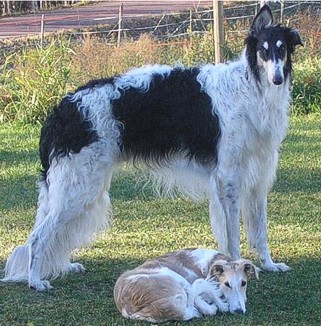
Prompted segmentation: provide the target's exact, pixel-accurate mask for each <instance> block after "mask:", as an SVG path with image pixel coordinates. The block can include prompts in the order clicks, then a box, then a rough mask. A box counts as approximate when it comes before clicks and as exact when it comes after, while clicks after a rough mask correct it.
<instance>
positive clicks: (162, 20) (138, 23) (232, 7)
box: [0, 0, 321, 55]
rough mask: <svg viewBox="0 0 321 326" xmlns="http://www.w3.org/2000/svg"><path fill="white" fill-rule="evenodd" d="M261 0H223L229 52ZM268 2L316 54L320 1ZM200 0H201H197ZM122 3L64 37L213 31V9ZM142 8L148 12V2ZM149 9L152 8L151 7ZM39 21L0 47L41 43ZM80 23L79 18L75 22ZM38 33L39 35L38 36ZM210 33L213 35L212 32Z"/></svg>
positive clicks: (181, 35) (168, 37) (177, 36)
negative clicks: (134, 8)
mask: <svg viewBox="0 0 321 326" xmlns="http://www.w3.org/2000/svg"><path fill="white" fill-rule="evenodd" d="M261 2H262V1H246V2H245V1H243V2H236V1H226V2H224V32H225V42H226V44H227V46H231V45H233V49H232V50H233V52H238V51H239V50H240V48H241V47H242V46H243V44H242V42H243V39H244V35H245V33H246V32H247V30H248V28H249V25H250V22H251V21H252V19H253V17H254V16H255V14H256V13H257V11H258V10H259V8H260V4H261ZM266 2H268V3H269V5H270V7H271V9H272V12H273V14H274V17H275V18H276V19H275V20H276V21H277V22H283V23H284V24H285V25H290V26H291V27H292V26H295V27H296V28H298V29H299V30H300V33H301V35H302V37H303V39H305V40H306V42H307V43H308V45H309V50H311V51H312V52H311V53H312V55H320V54H321V47H320V46H319V42H318V39H319V38H320V34H321V2H320V1H309V0H306V1H288V0H282V1H266ZM200 3H201V2H200ZM125 5H126V3H125V4H124V5H122V6H120V9H119V13H118V14H117V15H114V16H111V17H103V18H101V17H97V18H94V20H95V22H96V23H97V22H98V25H95V26H93V27H86V28H82V29H81V28H78V29H73V30H68V29H67V30H65V31H64V34H65V35H67V36H68V37H70V38H72V39H74V40H78V41H81V39H82V38H84V37H88V36H92V37H97V38H100V39H101V40H103V41H104V42H106V43H110V44H112V45H115V43H116V44H118V46H119V45H120V44H121V43H125V42H127V41H129V40H135V39H138V38H139V37H140V36H141V35H142V34H148V35H149V36H150V37H152V38H153V39H154V40H156V41H157V42H158V43H159V46H161V45H164V46H165V45H167V44H168V43H169V42H171V43H172V42H177V43H179V42H184V40H185V39H186V38H190V37H191V36H195V35H204V34H206V33H207V34H211V35H213V32H212V31H213V30H212V28H213V9H212V8H210V7H209V8H201V7H199V6H194V8H192V9H190V10H187V11H183V12H171V11H165V12H163V13H162V14H157V15H151V14H149V15H146V14H143V15H137V14H135V15H129V14H126V15H124V14H123V8H124V6H125ZM149 5H151V2H147V3H146V5H145V7H146V8H145V11H147V12H148V6H149ZM151 12H152V10H151ZM37 24H38V25H39V34H38V37H37V38H35V39H32V38H29V39H26V40H25V41H21V40H20V41H19V42H18V43H16V42H14V41H11V44H10V45H8V44H7V43H6V42H2V44H1V42H0V50H1V51H2V52H3V51H5V50H6V49H8V50H10V49H11V50H12V49H14V50H16V49H17V48H19V47H24V46H26V45H29V44H35V43H37V42H38V43H39V42H41V43H43V42H44V43H45V42H46V40H50V39H52V37H53V36H54V35H55V34H52V33H48V29H49V28H48V26H49V25H50V17H46V14H44V15H43V16H42V18H41V19H40V20H39V21H38V22H36V25H37ZM79 25H81V21H80V22H79ZM39 35H40V37H39ZM213 37H214V36H213Z"/></svg>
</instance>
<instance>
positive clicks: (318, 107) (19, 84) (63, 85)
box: [0, 33, 321, 123]
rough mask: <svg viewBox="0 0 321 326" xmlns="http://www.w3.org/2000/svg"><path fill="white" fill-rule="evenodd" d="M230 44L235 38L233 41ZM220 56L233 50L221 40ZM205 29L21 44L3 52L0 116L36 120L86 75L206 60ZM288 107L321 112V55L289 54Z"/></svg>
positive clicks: (209, 57)
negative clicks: (170, 37)
mask: <svg viewBox="0 0 321 326" xmlns="http://www.w3.org/2000/svg"><path fill="white" fill-rule="evenodd" d="M235 44H236V43H235ZM224 50H225V56H226V57H228V58H231V57H233V56H234V50H235V49H234V47H233V44H232V43H231V42H230V43H229V44H227V46H226V49H224ZM212 58H213V43H212V36H211V33H207V34H204V35H202V36H201V35H197V34H192V33H191V35H190V38H189V39H180V40H176V41H175V42H173V43H168V44H167V45H164V44H160V43H157V42H156V41H155V40H153V39H152V38H151V37H150V36H147V35H142V36H141V37H140V39H139V40H137V41H131V42H128V43H126V44H122V45H121V46H120V47H119V48H118V47H117V46H115V45H110V44H106V43H105V42H104V41H103V40H99V39H95V38H90V37H88V38H85V39H84V40H83V42H82V43H81V44H79V43H78V44H77V45H76V46H74V47H73V50H72V49H71V48H70V45H69V43H68V42H66V41H62V40H60V41H52V42H51V43H50V44H49V45H48V46H46V47H45V48H43V49H42V48H40V47H36V48H34V49H30V48H29V49H28V48H27V49H25V50H24V51H23V52H22V53H20V54H18V53H15V54H12V55H10V56H8V57H7V59H6V60H5V63H4V65H3V66H2V67H0V71H1V70H2V72H1V73H0V122H5V121H14V120H16V121H21V122H23V123H38V122H42V121H43V119H44V118H45V116H46V115H47V114H48V112H49V111H50V110H51V109H52V107H53V106H54V105H55V104H57V103H58V102H59V101H60V100H61V98H62V97H63V96H64V95H65V94H66V92H67V91H70V90H73V89H74V88H75V87H76V86H79V85H82V84H84V83H86V82H87V81H88V80H90V79H97V78H102V77H111V76H113V75H117V74H121V73H123V72H124V71H127V70H128V69H129V68H131V67H137V66H141V65H144V64H153V63H160V64H169V65H173V64H176V63H182V64H185V65H187V66H193V65H197V64H202V63H207V62H211V61H212ZM295 62H298V63H296V64H295V65H294V80H293V101H292V111H293V113H295V114H307V113H314V112H321V93H320V91H319V90H320V89H321V58H320V57H319V58H318V57H316V58H314V59H312V58H308V59H302V58H301V63H300V60H295Z"/></svg>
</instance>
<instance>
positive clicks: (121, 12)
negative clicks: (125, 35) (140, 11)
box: [117, 3, 123, 47]
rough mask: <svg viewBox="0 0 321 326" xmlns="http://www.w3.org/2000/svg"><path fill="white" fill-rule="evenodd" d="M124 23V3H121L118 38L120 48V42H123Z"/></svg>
mask: <svg viewBox="0 0 321 326" xmlns="http://www.w3.org/2000/svg"><path fill="white" fill-rule="evenodd" d="M122 22H123V3H121V4H120V6H119V14H118V38H117V46H118V47H120V41H121V31H122Z"/></svg>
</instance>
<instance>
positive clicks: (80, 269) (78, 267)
mask: <svg viewBox="0 0 321 326" xmlns="http://www.w3.org/2000/svg"><path fill="white" fill-rule="evenodd" d="M69 270H70V272H72V273H85V272H86V269H85V267H84V266H83V265H82V264H79V263H71V264H70V269H69Z"/></svg>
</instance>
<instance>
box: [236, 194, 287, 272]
mask: <svg viewBox="0 0 321 326" xmlns="http://www.w3.org/2000/svg"><path fill="white" fill-rule="evenodd" d="M242 217H243V221H244V226H245V231H246V235H247V240H248V245H249V247H250V248H251V249H252V250H254V251H256V252H257V254H258V256H259V259H260V261H261V265H262V268H263V269H264V270H266V271H272V272H285V271H288V270H289V269H290V268H289V267H288V266H287V265H286V264H283V263H274V262H273V261H272V258H271V255H270V250H269V245H268V226H267V191H266V192H264V191H262V190H261V189H252V190H251V191H250V192H249V193H248V194H247V196H246V198H244V199H243V203H242Z"/></svg>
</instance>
